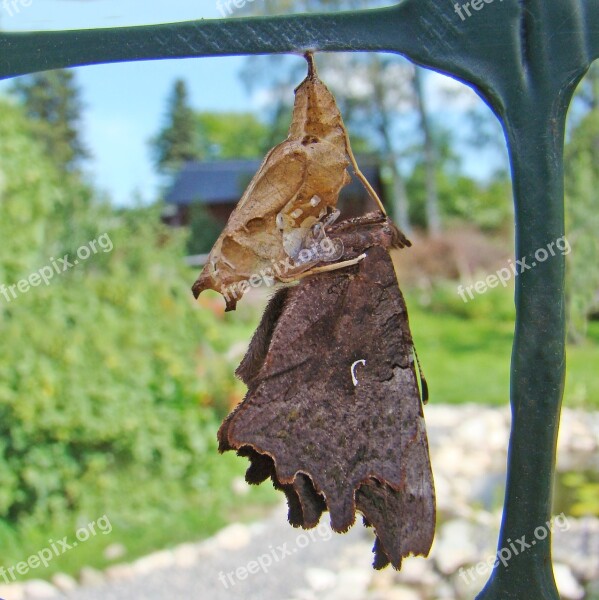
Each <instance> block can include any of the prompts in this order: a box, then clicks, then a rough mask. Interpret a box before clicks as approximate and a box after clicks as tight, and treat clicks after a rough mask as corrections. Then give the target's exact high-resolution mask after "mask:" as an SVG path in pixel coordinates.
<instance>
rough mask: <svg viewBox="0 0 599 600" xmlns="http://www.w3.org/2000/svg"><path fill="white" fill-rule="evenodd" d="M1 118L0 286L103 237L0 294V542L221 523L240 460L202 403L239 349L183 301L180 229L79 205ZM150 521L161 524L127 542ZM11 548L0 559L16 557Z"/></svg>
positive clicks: (25, 136)
mask: <svg viewBox="0 0 599 600" xmlns="http://www.w3.org/2000/svg"><path fill="white" fill-rule="evenodd" d="M2 112H3V115H4V117H5V118H3V119H2V120H1V121H0V157H2V161H1V163H0V236H1V237H2V240H3V248H2V255H1V256H0V283H4V284H6V285H11V284H14V283H16V282H17V281H18V280H20V279H22V278H27V277H28V276H29V275H30V274H31V273H34V272H36V271H38V269H40V268H41V267H43V266H45V265H48V264H50V260H51V257H62V256H64V255H65V254H67V253H69V254H70V255H71V256H70V258H74V256H73V253H74V252H75V250H76V249H77V248H78V247H80V246H83V245H85V244H87V243H88V242H89V241H91V240H94V239H97V238H98V237H99V236H101V235H102V234H108V235H109V237H110V240H111V241H112V244H113V250H112V251H106V252H104V251H100V252H98V253H97V254H96V255H92V256H91V257H90V258H89V259H88V260H86V261H82V262H81V263H80V264H79V265H77V266H76V267H74V268H72V269H71V270H69V271H67V272H65V273H62V274H60V275H56V276H55V277H54V278H53V279H52V280H51V282H50V285H48V286H45V285H43V284H42V285H41V286H39V287H34V288H31V289H30V290H29V291H28V292H27V293H21V294H19V295H18V297H17V298H11V299H10V301H9V300H7V299H6V298H4V297H3V296H1V295H0V327H1V328H2V333H3V340H4V343H3V344H2V345H1V346H0V440H1V441H0V478H1V479H2V486H0V547H3V548H6V546H4V545H3V543H2V542H3V541H7V540H11V539H12V540H13V542H14V539H15V535H16V534H14V533H11V532H12V531H13V530H14V528H15V527H16V528H17V532H18V534H19V535H18V537H19V538H21V539H23V538H24V539H25V540H27V539H31V540H34V541H35V540H37V539H38V537H39V536H40V535H41V536H43V535H59V534H60V533H61V532H63V533H62V535H66V534H67V533H68V532H69V529H66V530H65V528H66V527H67V525H68V524H69V523H71V522H74V520H77V521H80V519H87V521H86V522H88V521H90V520H93V519H94V518H97V517H99V516H101V515H103V514H105V513H106V514H107V515H108V516H109V517H110V518H111V520H112V521H113V524H115V528H116V527H120V529H121V534H119V535H121V536H122V537H127V535H128V534H130V533H131V532H137V533H136V535H138V536H139V537H140V539H141V538H143V539H144V540H146V542H147V543H156V544H158V543H164V542H165V541H166V540H167V539H168V536H169V534H170V531H169V528H170V527H172V528H173V531H179V530H180V531H179V533H177V536H180V535H182V532H183V531H185V534H186V535H188V536H190V535H193V532H192V531H191V530H190V529H188V528H187V529H186V528H185V527H183V526H182V523H181V522H180V521H179V522H178V525H177V519H179V518H182V515H186V518H188V517H189V514H190V511H191V509H192V508H193V509H194V510H197V511H201V512H202V514H203V515H204V517H203V518H202V519H197V520H196V521H194V524H193V527H197V528H200V527H202V528H204V529H205V527H206V524H207V523H208V524H209V526H210V527H214V526H216V525H217V524H220V523H222V522H223V519H224V516H225V512H226V511H227V510H228V509H229V508H230V506H231V502H229V501H228V496H229V489H230V488H229V485H228V482H229V479H230V478H231V476H232V474H233V473H235V474H240V473H241V472H242V470H243V466H244V465H242V464H237V463H235V467H234V469H233V468H232V465H233V463H232V462H226V461H225V462H223V460H222V459H221V458H220V457H219V456H218V453H217V449H216V441H215V434H216V428H217V414H216V411H215V409H214V406H218V407H219V410H218V412H219V413H220V414H222V413H223V412H225V410H227V409H228V408H229V406H230V405H231V403H232V402H233V400H238V399H239V397H240V396H241V388H242V386H241V384H240V383H239V382H236V381H234V379H233V377H232V372H233V370H234V367H235V365H236V362H237V360H238V358H239V356H238V353H233V354H230V358H227V356H228V353H230V348H231V346H232V345H233V344H234V340H233V339H232V337H233V333H231V334H224V333H223V327H224V325H223V316H222V308H221V309H220V311H217V310H215V311H210V310H206V309H200V308H199V307H198V306H197V305H196V304H195V303H194V302H193V298H192V296H191V293H190V291H189V286H190V282H191V281H192V274H191V273H190V271H189V270H187V269H186V267H185V266H184V264H183V260H182V257H183V255H184V246H185V241H186V240H185V238H184V237H183V236H182V235H180V234H178V233H173V232H172V231H169V230H167V229H166V228H164V227H163V226H161V225H159V210H158V208H157V207H156V208H143V209H136V210H127V211H120V212H115V211H114V210H112V209H111V208H110V207H108V206H106V205H103V204H101V203H99V202H97V201H94V199H93V197H92V196H93V195H92V193H91V192H90V190H87V189H85V188H84V187H83V186H82V185H81V184H80V183H77V180H76V179H75V178H72V179H71V178H65V177H62V176H61V175H60V173H59V171H58V170H57V169H56V168H54V167H53V166H52V165H51V164H50V163H49V162H48V161H47V159H46V158H45V156H44V152H43V149H42V148H41V147H40V146H39V144H38V143H37V142H36V141H35V139H34V136H33V134H32V132H31V131H29V130H28V126H27V122H26V120H25V119H24V118H23V116H22V115H21V114H20V112H19V111H18V109H17V108H16V107H14V106H10V105H7V104H6V103H4V104H3V105H2ZM67 214H68V215H70V217H69V218H68V219H65V216H66V215H67ZM108 248H109V247H108V246H106V249H107V250H108ZM246 335H247V336H249V332H247V334H246ZM234 336H235V338H236V339H235V341H237V340H238V339H239V337H240V330H239V329H235V331H234ZM149 523H162V524H164V525H165V527H166V530H165V531H161V532H154V533H150V534H146V535H144V536H142V535H140V532H141V531H142V529H144V528H145V529H147V528H148V524H149ZM33 532H38V533H37V534H34V533H33ZM40 532H41V533H40ZM46 539H47V538H46ZM115 539H116V538H115V537H111V541H114V540H115ZM38 542H39V540H38ZM135 543H136V542H133V544H134V545H135ZM12 546H13V547H14V552H12V551H9V550H7V551H4V553H3V555H2V556H0V559H1V560H0V562H2V563H3V564H11V560H10V557H13V558H14V559H15V560H22V559H23V554H22V552H24V550H23V546H19V545H15V544H14V543H13V544H12ZM24 547H29V548H30V549H31V550H35V549H37V548H31V547H30V546H26V545H25V546H24ZM148 549H149V548H147V547H144V548H139V550H140V552H141V551H147V550H148ZM13 562H14V561H13Z"/></svg>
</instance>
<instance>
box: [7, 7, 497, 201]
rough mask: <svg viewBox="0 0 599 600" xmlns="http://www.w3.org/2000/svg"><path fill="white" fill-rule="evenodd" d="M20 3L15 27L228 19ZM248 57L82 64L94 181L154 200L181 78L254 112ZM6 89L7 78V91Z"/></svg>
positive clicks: (190, 10) (120, 193) (205, 100)
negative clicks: (156, 157) (161, 147)
mask: <svg viewBox="0 0 599 600" xmlns="http://www.w3.org/2000/svg"><path fill="white" fill-rule="evenodd" d="M12 1H13V2H14V3H15V5H16V6H15V5H12V4H9V5H8V8H7V7H6V5H2V3H1V1H0V25H1V27H2V29H4V30H7V31H11V30H13V31H28V30H48V29H80V28H82V29H84V28H92V27H115V26H126V25H145V24H152V23H164V22H174V21H185V20H191V19H199V18H216V17H219V16H221V15H220V13H219V12H218V10H217V7H216V0H168V1H165V2H152V1H151V0H150V1H149V2H144V3H141V2H133V1H132V0H85V1H82V0H27V1H30V2H31V4H30V5H29V6H23V5H22V4H20V2H22V0H12ZM140 7H143V9H141V8H140ZM9 11H10V12H9ZM243 61H244V59H243V58H241V57H226V58H202V59H185V60H169V61H152V62H136V63H123V64H113V65H99V66H90V67H82V68H77V69H75V71H76V72H77V80H78V82H79V85H80V87H81V89H82V94H83V100H84V103H85V121H84V139H85V141H86V143H87V145H88V147H89V149H90V150H91V152H92V155H93V159H92V160H91V161H89V164H88V170H89V171H90V173H91V175H92V177H93V181H94V183H95V184H96V185H97V186H98V187H99V188H100V189H103V190H105V191H107V192H108V193H109V194H110V196H111V198H112V199H113V201H114V202H115V203H118V204H128V203H130V202H131V200H132V197H133V192H134V191H137V192H139V193H141V196H142V198H143V199H144V200H146V201H148V200H153V199H155V198H156V195H157V192H158V186H159V182H158V180H157V178H156V176H155V174H154V173H153V171H152V165H151V161H150V155H149V151H148V144H147V142H148V139H149V138H150V137H151V136H152V135H154V134H155V133H156V131H157V129H158V127H159V126H160V124H161V123H162V118H163V115H164V110H165V103H166V99H167V97H168V95H169V93H170V90H171V89H172V84H173V81H174V80H175V79H176V78H178V77H181V78H184V79H185V80H186V82H187V84H188V88H189V91H190V101H191V104H192V105H193V106H194V108H196V109H199V110H218V111H226V110H237V111H242V110H254V109H257V108H258V107H257V104H256V102H255V101H254V100H252V98H251V97H250V96H249V95H248V93H247V91H246V90H245V88H244V87H243V85H242V84H241V81H240V78H239V71H240V69H241V67H242V65H243ZM440 79H441V77H440V76H435V78H431V83H430V85H431V86H432V87H434V86H435V82H437V81H438V80H440ZM6 86H7V83H2V84H0V89H6ZM472 101H473V100H472V98H471V99H470V100H469V102H472ZM474 159H475V157H474V156H472V157H466V167H467V169H468V171H471V172H472V173H473V174H478V175H479V176H480V175H481V174H484V173H487V172H488V165H487V166H486V167H485V166H484V164H481V160H480V156H479V153H477V154H476V163H478V164H475V163H474V162H473V160H474ZM483 162H484V161H483ZM485 164H486V163H485Z"/></svg>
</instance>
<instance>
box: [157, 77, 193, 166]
mask: <svg viewBox="0 0 599 600" xmlns="http://www.w3.org/2000/svg"><path fill="white" fill-rule="evenodd" d="M196 135H197V134H196V123H195V116H194V112H193V109H192V108H191V106H190V105H189V100H188V93H187V85H186V84H185V81H183V80H182V79H177V80H176V81H175V84H174V86H173V90H172V92H171V96H170V98H169V100H168V106H167V112H166V119H165V124H164V126H163V127H162V129H161V130H160V132H159V133H158V135H157V136H156V137H154V138H152V140H151V141H150V146H151V150H152V154H153V158H154V163H155V165H156V168H157V170H158V171H159V172H161V173H164V174H167V173H171V172H173V171H175V170H176V169H178V168H179V167H180V166H181V165H183V164H184V163H186V162H187V161H190V160H195V159H198V158H199V157H200V152H199V148H198V144H197V137H196Z"/></svg>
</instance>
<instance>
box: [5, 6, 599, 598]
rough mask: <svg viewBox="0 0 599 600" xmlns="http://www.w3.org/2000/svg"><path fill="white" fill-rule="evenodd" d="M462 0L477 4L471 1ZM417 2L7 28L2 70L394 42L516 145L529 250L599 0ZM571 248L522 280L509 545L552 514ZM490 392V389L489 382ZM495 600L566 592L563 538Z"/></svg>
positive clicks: (521, 562) (520, 228) (548, 236)
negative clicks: (147, 22) (77, 27)
mask: <svg viewBox="0 0 599 600" xmlns="http://www.w3.org/2000/svg"><path fill="white" fill-rule="evenodd" d="M459 2H460V5H463V4H464V2H462V0H459ZM471 4H472V5H474V4H476V6H478V10H475V9H474V7H473V6H470V8H469V11H468V12H470V14H471V16H466V13H465V12H463V16H464V19H462V18H460V16H459V15H458V13H457V11H456V9H455V6H454V3H453V1H451V0H437V1H434V0H404V1H403V2H400V3H399V4H397V5H395V6H392V7H389V8H383V9H376V10H364V11H355V12H347V13H333V14H326V15H321V14H318V15H316V14H310V15H294V16H284V17H270V18H253V19H219V20H198V21H192V22H185V23H172V24H164V25H153V26H143V27H123V28H111V29H90V30H82V31H58V32H31V33H2V34H0V78H7V77H13V76H16V75H22V74H26V73H32V72H35V71H41V70H47V69H55V68H62V67H73V66H80V65H91V64H99V63H109V62H119V61H135V60H155V59H164V58H188V57H200V56H226V55H241V54H270V53H285V52H298V53H299V52H303V51H305V50H308V49H310V50H327V51H384V52H394V53H398V54H402V55H404V56H405V57H407V58H408V59H410V60H412V61H413V62H415V63H417V64H420V65H422V66H424V67H428V68H430V69H433V70H436V71H439V72H442V73H445V74H447V75H449V76H451V77H454V78H456V79H459V80H461V81H463V82H464V83H466V84H468V85H470V86H471V87H472V88H473V89H474V90H475V91H476V92H477V93H478V94H479V95H480V96H481V97H482V98H483V100H485V102H487V103H488V104H489V106H490V107H491V109H492V110H493V111H494V113H495V114H496V115H497V117H498V118H499V120H500V121H501V123H502V125H503V128H504V131H505V135H506V139H507V144H508V149H509V154H510V161H511V168H512V178H513V191H514V203H515V214H516V256H517V257H523V256H532V255H533V254H534V252H535V251H536V250H537V249H539V248H543V247H546V246H547V244H548V243H550V242H552V241H555V240H557V239H558V238H560V237H561V236H563V235H564V187H563V143H564V129H565V120H566V112H567V109H568V106H569V104H570V101H571V98H572V95H573V93H574V90H575V88H576V86H577V84H578V82H579V81H580V80H581V78H582V77H583V76H584V74H585V73H586V71H587V69H588V68H589V66H590V64H591V62H592V61H593V60H594V59H596V58H597V57H598V56H599V1H598V0H496V1H495V2H494V1H493V0H484V3H483V2H482V0H472V2H471ZM564 266H565V259H564V257H563V256H561V255H560V254H558V255H557V256H555V257H553V258H552V260H550V261H546V262H545V263H543V264H539V265H538V266H537V267H536V268H534V269H530V270H527V271H525V272H523V273H522V274H521V275H520V276H519V277H518V278H517V283H516V309H517V317H516V326H515V339H514V347H513V354H512V372H511V406H512V431H511V436H510V445H509V455H508V477H507V489H506V498H505V505H504V512H503V522H502V527H501V533H500V537H499V542H498V548H504V547H508V540H512V541H514V540H517V539H520V538H522V536H526V539H527V540H531V539H534V535H533V534H534V530H535V528H536V527H539V526H542V525H544V524H545V523H546V522H547V521H548V520H549V519H550V518H551V500H552V486H553V475H554V469H555V452H556V438H557V431H558V426H559V415H560V408H561V400H562V394H563V384H564V374H565V311H564ZM481 393H482V394H484V390H481ZM478 598H479V599H481V600H490V599H501V600H506V599H518V600H521V599H523V598H526V599H527V600H535V599H537V598H538V599H551V600H558V598H559V596H558V593H557V590H556V586H555V581H554V578H553V571H552V566H551V536H550V535H549V536H547V538H545V539H544V540H538V541H537V543H536V545H534V546H533V547H531V548H529V549H527V550H526V551H524V552H521V553H520V554H518V555H517V556H514V557H512V558H511V560H510V562H509V563H508V564H507V567H505V566H503V565H501V564H500V565H499V566H497V567H496V568H495V569H494V571H493V573H492V575H491V578H490V579H489V581H488V583H487V585H486V586H485V588H484V589H483V591H482V592H481V593H480V594H479V596H478Z"/></svg>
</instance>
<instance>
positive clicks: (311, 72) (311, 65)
mask: <svg viewBox="0 0 599 600" xmlns="http://www.w3.org/2000/svg"><path fill="white" fill-rule="evenodd" d="M304 58H305V59H306V62H307V63H308V78H309V79H314V78H315V77H318V74H317V73H316V63H315V62H314V52H312V51H311V50H309V51H308V52H306V53H305V54H304Z"/></svg>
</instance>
